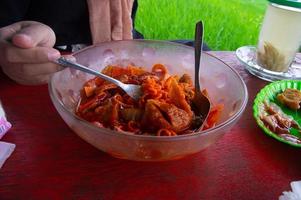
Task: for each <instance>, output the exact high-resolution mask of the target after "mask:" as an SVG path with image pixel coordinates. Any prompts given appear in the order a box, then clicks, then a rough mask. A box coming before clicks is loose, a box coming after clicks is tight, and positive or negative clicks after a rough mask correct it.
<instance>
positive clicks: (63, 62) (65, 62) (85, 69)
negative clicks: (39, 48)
mask: <svg viewBox="0 0 301 200" xmlns="http://www.w3.org/2000/svg"><path fill="white" fill-rule="evenodd" d="M57 63H58V64H59V65H62V66H64V67H71V68H74V69H77V70H80V71H83V72H86V73H89V74H93V75H96V76H99V77H100V78H103V79H105V80H106V81H109V82H111V83H114V84H115V85H117V86H119V87H122V85H123V83H122V82H120V81H118V80H116V79H114V78H112V77H110V76H107V75H105V74H102V73H100V72H97V71H95V70H93V69H91V68H88V67H86V66H84V65H81V64H78V63H75V62H71V61H69V60H67V59H66V58H64V57H60V58H59V59H57Z"/></svg>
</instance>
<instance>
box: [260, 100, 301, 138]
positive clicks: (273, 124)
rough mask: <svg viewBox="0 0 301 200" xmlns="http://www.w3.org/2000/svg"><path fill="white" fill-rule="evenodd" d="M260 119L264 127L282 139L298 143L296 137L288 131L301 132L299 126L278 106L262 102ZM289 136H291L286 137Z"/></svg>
mask: <svg viewBox="0 0 301 200" xmlns="http://www.w3.org/2000/svg"><path fill="white" fill-rule="evenodd" d="M260 119H261V121H262V122H263V123H264V124H265V126H266V127H267V128H268V129H270V130H271V131H272V132H274V133H276V134H278V135H279V136H280V137H282V138H284V139H285V138H290V140H291V139H294V140H296V141H297V140H298V141H300V139H299V138H298V137H295V136H293V135H291V133H290V129H291V128H294V129H297V130H298V131H300V130H301V128H300V126H299V124H298V123H297V122H296V121H295V120H294V119H293V118H292V117H291V116H289V115H287V114H285V113H284V112H283V111H282V110H281V108H280V107H279V106H277V105H276V104H275V103H273V102H266V101H265V102H264V103H263V105H262V107H261V109H260ZM288 135H291V136H288Z"/></svg>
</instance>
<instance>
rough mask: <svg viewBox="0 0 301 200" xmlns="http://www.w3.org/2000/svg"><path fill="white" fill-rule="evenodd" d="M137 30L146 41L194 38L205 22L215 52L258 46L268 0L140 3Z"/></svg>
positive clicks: (158, 0) (142, 0) (146, 0)
mask: <svg viewBox="0 0 301 200" xmlns="http://www.w3.org/2000/svg"><path fill="white" fill-rule="evenodd" d="M138 1H139V8H138V12H137V17H136V29H137V30H139V31H140V32H142V33H143V35H144V36H145V38H146V39H160V40H161V39H162V40H173V39H193V38H194V28H195V23H196V22H197V21H198V20H203V22H204V24H205V42H206V43H207V44H208V45H209V47H210V48H211V49H212V50H235V49H237V48H238V47H240V46H244V45H255V44H256V43H257V38H258V34H259V29H260V26H261V22H262V19H263V15H264V12H265V8H266V5H267V0H138Z"/></svg>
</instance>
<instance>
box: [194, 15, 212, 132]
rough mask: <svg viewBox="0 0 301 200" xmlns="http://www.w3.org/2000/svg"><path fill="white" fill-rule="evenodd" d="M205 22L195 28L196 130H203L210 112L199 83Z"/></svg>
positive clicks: (199, 23)
mask: <svg viewBox="0 0 301 200" xmlns="http://www.w3.org/2000/svg"><path fill="white" fill-rule="evenodd" d="M203 32H204V26H203V22H202V21H200V22H198V23H197V24H196V26H195V44H194V56H195V77H194V81H195V83H194V84H195V94H194V98H193V100H192V109H193V111H194V114H195V120H194V128H195V130H202V129H203V127H204V125H205V122H206V119H207V117H208V114H209V111H210V107H211V105H210V101H209V99H208V98H207V97H206V96H205V95H204V94H203V93H202V92H201V88H200V81H199V70H200V59H201V51H202V46H203Z"/></svg>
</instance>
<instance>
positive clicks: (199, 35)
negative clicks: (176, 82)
mask: <svg viewBox="0 0 301 200" xmlns="http://www.w3.org/2000/svg"><path fill="white" fill-rule="evenodd" d="M203 32H204V26H203V22H202V21H199V22H198V23H197V24H196V25H195V44H194V45H195V48H194V58H195V74H194V76H195V77H194V80H195V89H196V91H197V92H199V91H200V80H199V71H200V60H201V51H202V46H203Z"/></svg>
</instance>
